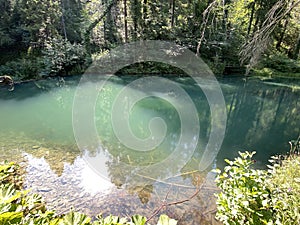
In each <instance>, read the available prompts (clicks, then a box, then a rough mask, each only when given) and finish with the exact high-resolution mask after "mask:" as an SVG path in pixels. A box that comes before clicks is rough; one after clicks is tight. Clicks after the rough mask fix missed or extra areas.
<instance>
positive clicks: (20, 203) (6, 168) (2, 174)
mask: <svg viewBox="0 0 300 225" xmlns="http://www.w3.org/2000/svg"><path fill="white" fill-rule="evenodd" d="M21 181H22V178H21V176H20V168H19V166H18V165H15V164H14V163H10V164H4V165H0V224H11V225H12V224H24V225H46V224H47V225H48V224H49V225H145V224H146V222H147V219H146V218H145V217H143V216H140V215H135V216H132V217H131V218H120V217H117V216H108V217H106V218H103V217H102V216H101V215H99V216H98V217H97V219H96V220H95V221H92V220H91V218H90V217H88V216H87V215H84V214H81V213H78V212H74V211H73V210H72V211H71V212H69V213H68V214H66V215H57V214H56V213H55V212H54V211H47V210H46V206H45V204H44V201H43V199H42V197H41V196H40V195H37V194H29V191H25V190H22V188H21V186H22V185H21ZM176 224H177V222H176V221H175V220H173V219H170V218H169V217H168V216H166V215H161V217H160V218H159V221H158V224H157V225H176Z"/></svg>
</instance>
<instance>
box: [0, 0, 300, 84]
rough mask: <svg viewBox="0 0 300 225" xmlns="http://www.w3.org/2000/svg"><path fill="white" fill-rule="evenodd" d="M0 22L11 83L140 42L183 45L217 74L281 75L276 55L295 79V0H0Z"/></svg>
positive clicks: (76, 67) (298, 15) (298, 13)
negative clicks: (252, 71) (262, 72)
mask: <svg viewBox="0 0 300 225" xmlns="http://www.w3.org/2000/svg"><path fill="white" fill-rule="evenodd" d="M0 18H1V19H0V50H1V55H0V65H1V66H0V75H3V74H7V75H11V76H12V77H14V78H16V79H28V78H37V77H41V76H45V75H57V74H59V75H67V74H72V73H80V72H82V71H83V70H84V68H85V67H86V66H88V63H89V62H90V59H91V57H92V55H93V54H98V53H99V52H103V51H105V50H109V49H112V48H114V47H116V46H119V45H121V44H124V43H126V42H131V41H136V40H145V39H152V40H168V41H174V42H176V43H178V44H180V45H183V46H186V47H187V48H189V49H191V50H192V51H194V52H195V53H197V55H200V56H201V57H202V58H203V59H205V60H206V61H207V62H208V63H209V65H210V66H211V68H212V69H213V70H214V71H215V72H216V73H229V74H230V73H232V72H233V71H235V70H236V68H239V67H240V63H241V62H242V64H243V65H247V68H248V69H251V68H252V67H253V66H256V65H257V66H258V67H259V69H263V68H264V67H268V68H270V67H271V69H273V68H274V69H275V70H276V71H277V70H278V69H279V71H280V70H285V67H280V63H279V64H272V62H273V61H274V60H273V59H274V57H273V56H276V55H282V56H283V61H284V62H285V61H286V59H288V60H292V61H293V62H296V63H294V65H296V68H295V69H293V70H292V73H295V71H296V73H299V67H300V66H299V63H297V62H299V50H300V35H299V33H300V25H299V20H300V0H296V1H294V0H267V1H261V0H231V1H229V0H225V1H223V0H213V1H211V0H189V1H186V0H183V1H177V0H170V1H159V0H143V1H137V0H101V1H98V0H97V1H96V0H91V1H86V0H40V1H38V0H26V1H25V0H0ZM285 58H286V59H285ZM261 59H264V60H261ZM277 59H278V58H277ZM259 62H260V65H258V64H259ZM274 65H275V67H274ZM278 67H280V68H278ZM164 69H166V68H164ZM247 71H249V70H247ZM259 71H260V70H259ZM259 71H258V72H259ZM276 71H275V72H276ZM171 72H172V71H171ZM236 72H238V73H241V72H244V70H237V71H236ZM268 75H270V74H268Z"/></svg>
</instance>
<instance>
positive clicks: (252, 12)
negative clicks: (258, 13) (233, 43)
mask: <svg viewBox="0 0 300 225" xmlns="http://www.w3.org/2000/svg"><path fill="white" fill-rule="evenodd" d="M251 4H252V5H251V15H250V19H249V25H248V32H247V35H248V36H249V35H250V32H251V27H252V23H253V19H254V12H255V1H254V2H252V3H251Z"/></svg>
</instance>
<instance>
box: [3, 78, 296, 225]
mask: <svg viewBox="0 0 300 225" xmlns="http://www.w3.org/2000/svg"><path fill="white" fill-rule="evenodd" d="M137 78H138V77H129V76H123V77H113V78H111V79H110V80H109V81H108V82H107V83H106V85H105V87H104V88H103V89H102V90H101V92H99V96H98V99H97V102H96V103H95V118H94V122H95V127H96V130H97V134H98V136H99V140H100V141H101V145H98V144H96V145H95V143H91V145H90V146H86V149H85V151H82V149H81V150H80V149H79V148H78V146H77V144H76V141H75V138H74V134H73V126H72V109H73V101H74V96H75V92H76V87H77V85H78V82H79V79H80V77H72V78H64V79H48V80H43V81H36V82H31V83H24V84H20V85H17V86H16V87H15V91H13V92H8V91H7V90H5V89H4V88H1V89H0V98H1V99H0V108H1V110H0V118H1V120H0V143H1V144H0V156H1V160H5V159H7V160H14V161H18V162H22V163H23V164H24V165H25V166H26V170H27V176H26V182H25V183H26V187H27V188H32V189H33V191H36V192H39V193H41V194H42V195H43V196H44V197H45V198H46V201H47V202H48V203H49V206H50V207H56V208H58V210H59V212H65V211H66V210H68V209H69V208H70V207H71V206H72V205H73V206H74V207H75V208H77V209H80V210H81V211H84V212H86V213H88V214H90V215H96V214H98V213H100V212H102V213H104V214H106V215H107V214H108V213H114V214H117V215H123V216H126V215H130V214H135V213H140V214H143V215H146V216H150V215H151V214H152V212H153V211H154V210H155V209H156V208H157V207H159V206H160V205H161V202H162V201H163V200H164V199H165V198H166V196H167V201H169V202H174V201H178V200H182V199H185V198H188V197H189V196H192V195H193V193H195V191H196V190H197V189H198V188H201V191H200V193H199V195H197V197H196V198H194V199H193V200H191V201H189V202H188V203H185V204H182V205H176V206H172V207H169V208H168V209H166V210H165V211H164V213H167V214H169V215H170V216H172V217H173V218H176V219H178V220H179V221H180V224H205V223H207V224H212V223H213V221H214V219H213V213H214V212H215V208H214V206H215V205H214V201H215V198H214V196H213V193H214V192H216V187H215V185H214V182H213V180H214V173H213V172H211V170H212V169H213V168H215V167H223V166H224V163H223V162H224V158H230V159H232V158H233V157H235V156H237V153H238V151H243V150H249V151H253V150H255V151H256V152H257V154H256V156H255V157H256V161H257V163H256V164H257V167H264V166H265V164H266V163H267V160H268V159H269V157H270V156H271V155H274V154H277V153H285V152H287V151H288V150H289V146H288V143H287V142H288V141H289V140H291V139H295V138H296V137H297V135H298V134H299V132H300V131H299V125H300V124H299V108H300V105H299V95H300V90H299V88H298V87H299V85H300V82H297V81H293V82H289V81H286V80H282V81H280V82H277V81H272V82H261V81H259V80H256V79H250V80H245V79H242V78H234V79H229V78H227V79H220V80H219V82H220V85H221V89H222V91H223V94H224V98H225V102H226V108H227V116H228V117H227V126H226V134H225V138H224V141H223V145H222V147H221V149H220V151H219V153H218V155H217V157H216V159H215V161H214V163H213V164H212V165H211V166H210V167H209V168H207V170H206V171H202V172H200V171H198V168H199V162H200V159H201V157H202V154H203V149H205V146H206V144H207V141H208V138H209V134H210V130H211V123H210V119H211V112H210V109H209V105H208V103H207V100H206V98H205V95H204V94H203V92H202V90H201V89H200V88H199V87H198V85H197V84H196V82H195V81H193V80H192V79H191V78H189V77H171V76H170V77H167V79H170V80H172V81H174V82H175V83H176V84H178V85H179V86H180V87H182V88H183V89H184V90H185V91H186V92H187V93H188V95H189V96H190V97H191V99H192V100H193V102H194V104H195V106H196V109H197V113H198V117H199V125H200V134H199V135H198V136H196V135H195V134H194V130H195V126H194V125H193V124H191V125H190V126H191V128H190V130H189V132H190V134H189V135H191V136H193V135H194V136H195V138H196V139H197V138H198V140H199V141H198V144H197V146H191V145H190V143H183V148H186V149H188V148H190V147H196V150H195V152H194V154H193V155H192V157H191V158H190V159H189V160H188V161H187V162H186V165H185V166H184V167H183V168H181V169H180V170H173V169H170V171H168V177H167V178H166V177H163V178H162V177H161V176H160V174H159V173H158V172H155V173H152V174H147V176H146V175H145V174H138V173H137V172H136V171H135V170H134V169H135V167H136V166H140V167H143V166H149V165H156V164H157V163H159V162H161V161H162V160H163V159H165V158H167V157H168V156H169V155H170V154H171V153H172V151H173V150H174V148H175V147H176V145H177V144H178V143H179V139H180V132H181V124H180V115H179V114H178V112H177V111H176V107H174V106H173V105H172V104H170V103H169V102H167V101H165V100H163V99H161V98H159V95H162V94H168V95H169V96H170V98H174V99H177V100H178V101H179V102H180V96H176V95H174V93H164V91H163V90H162V91H161V93H156V94H157V96H156V97H155V96H154V97H149V98H145V99H144V100H143V101H140V102H139V103H138V104H136V105H135V107H133V108H132V110H131V111H130V116H129V124H130V127H131V129H132V132H133V133H134V134H135V135H136V136H137V137H139V138H142V139H143V138H147V137H148V136H149V135H150V133H151V132H150V129H149V126H148V125H149V121H151V119H152V118H156V117H159V118H161V119H163V121H164V122H165V124H166V126H167V130H166V133H165V138H164V140H163V142H162V143H161V144H160V145H159V146H158V147H157V148H155V149H153V150H151V151H145V152H141V151H133V150H132V149H130V148H128V146H126V145H124V144H123V143H122V142H121V141H120V140H119V139H118V138H117V137H116V135H115V134H114V129H113V126H112V121H111V113H112V108H113V103H114V100H115V98H116V96H117V95H118V93H120V91H121V90H122V88H124V87H126V85H128V84H129V83H130V82H132V81H133V80H135V79H137ZM91 87H92V83H89V82H87V83H86V84H84V85H83V86H82V88H83V89H84V91H86V92H89V91H91ZM131 94H132V96H134V95H140V94H141V91H140V90H134V89H133V90H131ZM124 101H125V100H124ZM87 136H88V132H87ZM84 156H88V157H90V158H93V157H94V158H95V160H97V162H98V164H99V165H100V166H101V170H102V173H103V174H102V175H103V176H102V177H101V176H99V174H97V172H99V171H94V170H93V168H90V167H89V166H88V165H87V163H86V161H85V160H84V158H85V157H84ZM180 158H183V157H182V156H179V157H178V160H180ZM174 163H176V162H174ZM170 168H171V167H170ZM167 169H168V166H167V165H166V170H167ZM137 176H140V177H138V179H136V178H137ZM135 180H138V181H143V182H133V181H135Z"/></svg>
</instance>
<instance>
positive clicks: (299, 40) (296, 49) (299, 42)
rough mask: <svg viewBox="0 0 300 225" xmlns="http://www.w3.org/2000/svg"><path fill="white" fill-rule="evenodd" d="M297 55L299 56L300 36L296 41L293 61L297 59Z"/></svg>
mask: <svg viewBox="0 0 300 225" xmlns="http://www.w3.org/2000/svg"><path fill="white" fill-rule="evenodd" d="M299 55H300V34H299V36H298V41H297V45H296V47H295V51H294V54H293V59H295V60H297V59H299Z"/></svg>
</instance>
